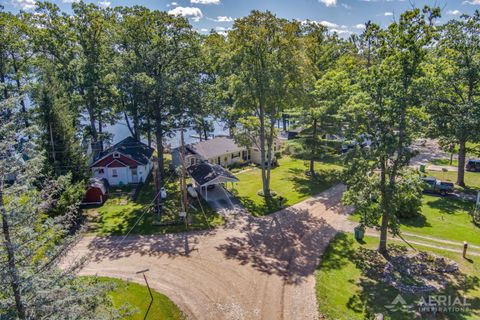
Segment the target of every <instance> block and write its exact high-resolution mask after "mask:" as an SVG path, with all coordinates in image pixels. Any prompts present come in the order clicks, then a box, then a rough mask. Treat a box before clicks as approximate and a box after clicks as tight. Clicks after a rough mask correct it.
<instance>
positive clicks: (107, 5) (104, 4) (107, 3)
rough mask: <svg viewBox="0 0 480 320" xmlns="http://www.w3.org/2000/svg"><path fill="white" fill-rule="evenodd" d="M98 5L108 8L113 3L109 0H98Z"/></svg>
mask: <svg viewBox="0 0 480 320" xmlns="http://www.w3.org/2000/svg"><path fill="white" fill-rule="evenodd" d="M98 5H99V6H100V7H102V8H108V7H110V6H111V5H112V3H111V2H110V1H107V0H102V1H98Z"/></svg>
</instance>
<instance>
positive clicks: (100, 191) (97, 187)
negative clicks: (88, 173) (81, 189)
mask: <svg viewBox="0 0 480 320" xmlns="http://www.w3.org/2000/svg"><path fill="white" fill-rule="evenodd" d="M107 190H108V181H107V180H106V179H97V178H93V179H92V180H90V184H89V185H88V188H87V192H86V193H85V196H84V198H83V201H82V204H103V203H104V202H105V201H106V200H107V196H108V195H107V192H108V191H107Z"/></svg>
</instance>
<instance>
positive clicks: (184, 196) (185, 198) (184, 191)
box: [180, 125, 188, 213]
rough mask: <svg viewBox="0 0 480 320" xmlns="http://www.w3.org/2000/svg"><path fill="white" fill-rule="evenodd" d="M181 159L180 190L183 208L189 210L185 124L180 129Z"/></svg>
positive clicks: (184, 210) (185, 210)
mask: <svg viewBox="0 0 480 320" xmlns="http://www.w3.org/2000/svg"><path fill="white" fill-rule="evenodd" d="M180 161H181V165H182V168H181V169H182V173H181V177H180V192H181V196H182V210H183V212H185V213H186V212H187V208H188V196H187V178H186V176H187V168H186V165H185V139H184V137H183V125H182V128H181V129H180Z"/></svg>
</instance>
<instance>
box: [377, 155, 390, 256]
mask: <svg viewBox="0 0 480 320" xmlns="http://www.w3.org/2000/svg"><path fill="white" fill-rule="evenodd" d="M386 183H387V182H386V175H385V160H384V159H382V160H381V168H380V192H381V194H382V210H383V213H382V223H381V226H380V242H379V244H378V252H380V254H382V255H383V256H384V257H386V256H387V255H388V251H387V237H388V220H389V218H390V214H389V208H388V199H387V198H388V195H387V186H386Z"/></svg>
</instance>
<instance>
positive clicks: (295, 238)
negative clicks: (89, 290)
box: [68, 185, 354, 320]
mask: <svg viewBox="0 0 480 320" xmlns="http://www.w3.org/2000/svg"><path fill="white" fill-rule="evenodd" d="M343 191H344V187H343V186H341V185H337V186H335V187H332V188H331V189H329V190H327V191H325V192H323V193H321V194H319V195H317V196H315V197H313V198H310V199H308V200H306V201H304V202H301V203H299V204H297V205H294V206H292V207H289V208H286V209H284V210H282V211H279V212H277V213H275V214H272V215H270V216H267V217H263V218H254V217H251V216H249V215H248V214H246V213H244V212H242V211H241V210H238V211H237V212H236V213H235V214H232V215H229V219H228V221H227V223H226V225H225V227H223V228H219V229H215V230H211V231H205V232H187V233H181V234H169V235H162V236H129V237H127V238H125V239H123V241H122V237H93V236H91V237H84V238H83V239H81V240H80V242H79V243H78V244H77V245H76V247H75V248H74V249H73V250H72V251H71V252H70V254H69V257H68V259H75V258H76V257H80V256H84V255H90V260H89V261H88V262H87V263H86V265H85V266H84V268H83V269H82V271H81V274H84V275H93V274H97V275H99V276H108V277H115V278H121V279H126V280H131V281H135V282H138V283H141V284H143V283H144V280H143V277H142V276H141V275H137V274H136V272H137V271H140V270H144V269H149V271H148V272H147V273H146V275H147V278H148V281H149V284H150V286H151V287H153V288H154V289H156V290H158V291H160V292H162V293H164V294H166V295H167V296H168V297H169V298H170V299H171V300H172V301H173V302H175V303H176V304H177V305H178V306H179V307H180V309H182V310H183V312H184V313H185V315H186V316H187V318H188V319H222V320H223V319H227V320H228V319H232V320H233V319H253V320H254V319H274V320H277V319H285V320H287V319H288V320H290V319H302V320H303V319H305V320H306V319H318V317H319V315H318V307H317V301H316V298H315V275H314V272H315V269H316V267H317V265H318V262H319V257H320V256H321V255H322V253H323V251H324V249H325V248H326V246H327V245H328V243H329V241H330V240H331V239H332V237H333V236H334V235H335V234H336V233H337V232H338V231H340V230H347V229H348V230H353V226H354V224H353V223H352V222H350V221H348V220H347V219H346V216H347V215H348V214H349V211H350V210H349V209H347V208H345V207H344V206H342V205H341V204H340V199H341V196H342V193H343ZM147 298H148V297H147V294H146V295H145V299H147Z"/></svg>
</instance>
